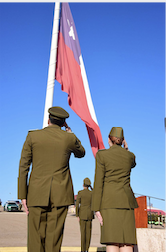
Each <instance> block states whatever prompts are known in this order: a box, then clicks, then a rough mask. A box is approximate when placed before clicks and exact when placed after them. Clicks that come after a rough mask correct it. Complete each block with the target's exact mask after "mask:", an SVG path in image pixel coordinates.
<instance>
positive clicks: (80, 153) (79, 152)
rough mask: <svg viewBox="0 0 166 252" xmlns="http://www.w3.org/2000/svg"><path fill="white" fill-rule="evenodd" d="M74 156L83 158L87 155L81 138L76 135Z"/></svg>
mask: <svg viewBox="0 0 166 252" xmlns="http://www.w3.org/2000/svg"><path fill="white" fill-rule="evenodd" d="M73 153H74V156H75V157H77V158H82V157H84V156H85V149H84V147H83V146H82V144H81V142H80V140H79V139H78V138H77V137H76V136H75V135H74V146H73Z"/></svg>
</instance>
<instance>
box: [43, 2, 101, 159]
mask: <svg viewBox="0 0 166 252" xmlns="http://www.w3.org/2000/svg"><path fill="white" fill-rule="evenodd" d="M58 12H60V3H56V6H55V18H54V24H53V35H52V36H53V37H52V42H51V53H50V63H49V73H48V82H47V93H46V103H45V114H44V122H43V127H45V126H47V119H48V112H47V111H48V108H49V107H51V106H52V103H53V90H54V80H55V79H56V80H57V81H58V82H59V83H60V84H61V89H62V91H64V92H66V93H67V94H68V103H69V106H70V107H71V109H72V110H73V111H74V112H75V113H76V114H77V115H78V116H79V117H80V118H81V119H82V121H84V122H85V125H86V128H87V131H88V135H89V140H90V144H91V148H92V152H93V154H94V156H95V155H96V152H97V151H98V149H104V144H103V140H102V136H101V132H100V128H99V126H98V122H97V118H96V115H95V111H94V107H93V103H92V99H91V94H90V90H89V85H88V80H87V76H86V71H85V67H84V63H83V58H82V54H81V49H80V45H79V40H78V36H77V31H76V27H75V24H74V20H73V17H72V14H71V11H70V7H69V4H68V3H61V15H60V25H59V13H58Z"/></svg>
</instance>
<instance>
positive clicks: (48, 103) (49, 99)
mask: <svg viewBox="0 0 166 252" xmlns="http://www.w3.org/2000/svg"><path fill="white" fill-rule="evenodd" d="M59 13H60V3H59V2H56V3H55V10H54V21H53V29H52V40H51V50H50V61H49V69H48V79H47V90H46V99H45V109H44V118H43V128H44V127H46V126H47V125H48V109H49V108H50V107H52V104H53V94H54V82H55V69H56V54H57V43H58V31H59Z"/></svg>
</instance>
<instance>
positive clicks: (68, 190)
mask: <svg viewBox="0 0 166 252" xmlns="http://www.w3.org/2000/svg"><path fill="white" fill-rule="evenodd" d="M71 153H74V156H75V157H78V158H81V157H83V156H84V155H85V150H84V148H83V146H82V145H81V142H80V141H79V139H78V138H77V137H76V136H75V135H74V134H73V133H69V132H66V131H64V130H61V128H60V127H59V126H57V125H50V126H48V127H46V128H44V129H41V130H35V131H31V132H29V133H28V135H27V138H26V141H25V143H24V146H23V149H22V153H21V159H20V165H19V177H18V198H19V199H27V206H28V207H30V206H47V205H48V203H49V198H51V202H53V204H54V206H55V207H56V206H67V205H71V204H74V194H73V184H72V179H71V174H70V169H69V159H70V155H71ZM31 163H32V172H31V175H30V179H29V185H28V172H29V167H30V164H31Z"/></svg>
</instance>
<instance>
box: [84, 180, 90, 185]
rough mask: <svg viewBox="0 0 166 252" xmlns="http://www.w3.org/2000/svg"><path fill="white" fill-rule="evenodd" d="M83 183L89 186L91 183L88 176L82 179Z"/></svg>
mask: <svg viewBox="0 0 166 252" xmlns="http://www.w3.org/2000/svg"><path fill="white" fill-rule="evenodd" d="M84 185H87V186H90V185H91V181H90V179H89V178H85V179H84Z"/></svg>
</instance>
